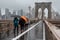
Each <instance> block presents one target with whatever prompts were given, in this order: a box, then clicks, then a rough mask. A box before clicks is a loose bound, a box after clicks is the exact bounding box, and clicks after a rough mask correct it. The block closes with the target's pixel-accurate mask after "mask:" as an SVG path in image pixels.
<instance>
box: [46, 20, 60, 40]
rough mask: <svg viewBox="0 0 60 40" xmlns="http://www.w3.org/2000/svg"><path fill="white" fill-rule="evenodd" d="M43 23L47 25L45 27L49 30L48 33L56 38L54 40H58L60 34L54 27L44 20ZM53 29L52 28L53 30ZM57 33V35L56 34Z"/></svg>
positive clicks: (59, 39)
mask: <svg viewBox="0 0 60 40" xmlns="http://www.w3.org/2000/svg"><path fill="white" fill-rule="evenodd" d="M45 23H46V24H47V26H48V27H49V29H50V31H51V32H52V33H53V35H54V36H55V37H56V39H57V40H60V35H59V33H60V30H56V28H55V27H56V26H55V25H53V24H51V23H49V22H48V21H46V20H45ZM53 27H54V28H53ZM57 31H58V32H59V33H58V32H57Z"/></svg>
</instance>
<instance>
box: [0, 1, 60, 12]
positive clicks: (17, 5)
mask: <svg viewBox="0 0 60 40" xmlns="http://www.w3.org/2000/svg"><path fill="white" fill-rule="evenodd" d="M37 1H38V2H43V1H50V2H52V7H53V9H54V10H56V11H58V12H60V0H0V8H10V9H24V10H25V11H27V9H28V6H32V8H33V7H34V3H35V2H37Z"/></svg>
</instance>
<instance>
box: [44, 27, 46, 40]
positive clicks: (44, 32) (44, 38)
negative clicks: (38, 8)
mask: <svg viewBox="0 0 60 40" xmlns="http://www.w3.org/2000/svg"><path fill="white" fill-rule="evenodd" d="M43 40H46V39H45V26H43Z"/></svg>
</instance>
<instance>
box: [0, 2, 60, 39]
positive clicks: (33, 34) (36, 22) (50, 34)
mask: <svg viewBox="0 0 60 40" xmlns="http://www.w3.org/2000/svg"><path fill="white" fill-rule="evenodd" d="M45 8H47V9H48V17H47V18H46V17H45V16H44V15H45V13H44V10H45ZM39 9H41V11H42V15H41V14H39V13H38V10H39ZM51 10H52V2H35V17H34V18H32V19H29V20H30V21H29V22H30V24H29V25H28V26H27V27H26V28H25V30H24V32H23V33H21V31H20V27H19V30H18V31H19V33H18V35H16V37H14V33H13V29H14V25H13V20H0V40H60V20H59V19H52V16H53V15H52V13H51ZM38 15H40V16H41V18H39V17H38ZM16 34H17V33H16ZM23 36H24V37H23ZM21 37H23V38H21Z"/></svg>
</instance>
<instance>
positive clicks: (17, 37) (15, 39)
mask: <svg viewBox="0 0 60 40" xmlns="http://www.w3.org/2000/svg"><path fill="white" fill-rule="evenodd" d="M39 23H40V21H39V22H38V23H36V24H35V25H33V26H32V27H30V28H29V29H27V30H26V31H24V32H23V33H21V34H19V35H18V36H16V37H15V38H13V39H11V40H17V39H19V38H20V37H21V36H23V35H24V34H26V33H27V32H29V31H30V30H32V29H33V28H34V27H36V25H38V24H39Z"/></svg>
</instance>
